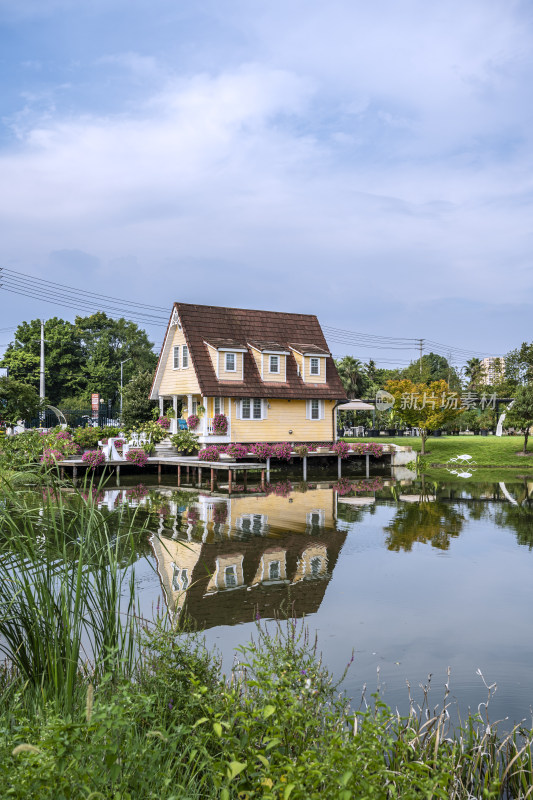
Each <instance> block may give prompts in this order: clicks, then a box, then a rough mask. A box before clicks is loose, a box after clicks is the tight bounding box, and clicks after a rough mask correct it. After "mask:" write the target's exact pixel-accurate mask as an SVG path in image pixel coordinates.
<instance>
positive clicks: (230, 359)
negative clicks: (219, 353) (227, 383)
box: [226, 353, 237, 372]
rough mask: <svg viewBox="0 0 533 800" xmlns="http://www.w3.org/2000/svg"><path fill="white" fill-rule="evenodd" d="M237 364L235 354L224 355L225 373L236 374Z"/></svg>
mask: <svg viewBox="0 0 533 800" xmlns="http://www.w3.org/2000/svg"><path fill="white" fill-rule="evenodd" d="M236 371H237V363H236V359H235V353H226V372H236Z"/></svg>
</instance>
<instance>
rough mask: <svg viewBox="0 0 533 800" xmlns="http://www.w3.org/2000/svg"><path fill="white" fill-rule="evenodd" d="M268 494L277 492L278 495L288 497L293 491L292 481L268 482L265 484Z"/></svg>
mask: <svg viewBox="0 0 533 800" xmlns="http://www.w3.org/2000/svg"><path fill="white" fill-rule="evenodd" d="M265 492H266V494H275V495H277V496H278V497H288V496H289V495H290V493H291V492H292V483H291V482H290V481H279V483H267V484H266V486H265Z"/></svg>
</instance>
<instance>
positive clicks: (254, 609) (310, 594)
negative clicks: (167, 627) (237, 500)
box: [154, 530, 346, 629]
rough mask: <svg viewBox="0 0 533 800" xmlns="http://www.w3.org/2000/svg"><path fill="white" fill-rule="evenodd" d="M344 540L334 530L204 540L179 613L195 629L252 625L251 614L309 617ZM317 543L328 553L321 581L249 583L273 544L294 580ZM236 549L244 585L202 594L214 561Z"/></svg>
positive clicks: (319, 599)
mask: <svg viewBox="0 0 533 800" xmlns="http://www.w3.org/2000/svg"><path fill="white" fill-rule="evenodd" d="M345 538H346V533H345V532H344V531H336V530H334V531H324V532H321V533H318V534H316V535H315V534H312V535H309V534H298V533H286V534H281V535H277V536H276V537H275V538H271V537H267V536H256V537H253V538H250V539H228V540H223V541H218V542H216V541H215V542H204V543H202V544H201V551H200V554H199V556H198V558H196V556H195V560H196V563H195V566H194V569H193V571H192V575H191V580H190V587H189V589H188V590H187V594H186V600H185V604H184V606H183V610H182V614H184V615H186V616H187V617H188V618H189V619H190V621H191V622H192V624H193V625H194V626H195V627H197V628H198V629H202V628H212V627H214V626H216V625H237V624H239V623H243V622H251V621H253V620H254V619H255V617H256V614H259V615H260V616H261V617H270V618H271V617H275V616H279V615H283V614H284V613H291V614H294V615H295V616H297V617H301V616H303V615H304V614H314V613H316V611H318V609H319V607H320V604H321V602H322V599H323V597H324V593H325V591H326V587H327V584H328V582H329V579H330V577H331V573H332V572H333V569H334V567H335V565H336V563H337V559H338V556H339V552H340V550H341V547H342V545H343V543H344V540H345ZM188 544H190V543H188V542H183V545H184V547H185V548H186V547H187V546H188ZM198 544H200V543H198ZM316 545H319V546H322V547H325V548H326V551H327V573H326V574H325V575H324V576H323V577H317V578H304V579H303V580H297V582H295V583H294V582H292V583H287V582H279V583H270V582H269V583H268V585H266V584H264V583H257V584H254V583H253V582H254V578H255V576H256V574H257V572H258V569H259V567H260V564H261V559H262V557H263V555H265V553H267V552H268V551H271V550H272V547H273V546H275V548H276V550H284V551H285V554H286V555H285V565H286V574H287V578H288V580H289V581H294V579H295V576H296V573H297V569H298V565H299V563H300V559H301V556H302V554H303V553H304V551H306V550H308V549H309V548H311V547H312V546H316ZM237 551H238V554H239V557H240V556H242V557H243V561H242V563H243V567H242V568H243V581H244V585H243V586H242V587H240V588H238V589H234V590H220V591H213V592H210V593H209V594H207V595H206V589H207V585H208V583H209V581H210V578H211V576H212V575H213V574H214V573H215V571H216V561H217V558H218V559H221V558H224V557H229V556H235V554H236V552H237ZM154 552H155V554H156V557H157V558H158V561H159V559H160V558H161V554H162V552H164V549H162V548H161V547H154ZM158 566H159V572H160V575H161V577H162V579H163V583H164V588H165V594H166V595H167V598H169V597H172V594H171V593H169V588H170V587H169V586H167V585H166V584H167V581H166V580H165V579H164V578H163V574H164V572H165V570H163V569H162V567H161V564H158ZM248 587H250V588H248ZM171 610H174V609H172V608H171Z"/></svg>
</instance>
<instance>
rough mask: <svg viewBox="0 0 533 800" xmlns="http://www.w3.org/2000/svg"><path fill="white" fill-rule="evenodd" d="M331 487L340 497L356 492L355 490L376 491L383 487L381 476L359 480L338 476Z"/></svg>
mask: <svg viewBox="0 0 533 800" xmlns="http://www.w3.org/2000/svg"><path fill="white" fill-rule="evenodd" d="M333 488H334V490H335V491H336V492H338V494H339V495H340V496H341V497H345V496H346V495H348V494H357V492H377V491H379V490H380V489H383V480H382V479H381V478H366V479H365V480H361V481H350V480H349V479H348V478H340V480H338V481H337V483H335V484H333Z"/></svg>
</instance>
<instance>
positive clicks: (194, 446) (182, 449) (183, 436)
mask: <svg viewBox="0 0 533 800" xmlns="http://www.w3.org/2000/svg"><path fill="white" fill-rule="evenodd" d="M170 441H171V442H172V446H173V447H175V448H176V450H177V451H178V455H183V456H191V455H196V454H197V453H198V437H197V436H196V434H194V433H192V431H178V433H175V434H174V435H173V436H171V437H170Z"/></svg>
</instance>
